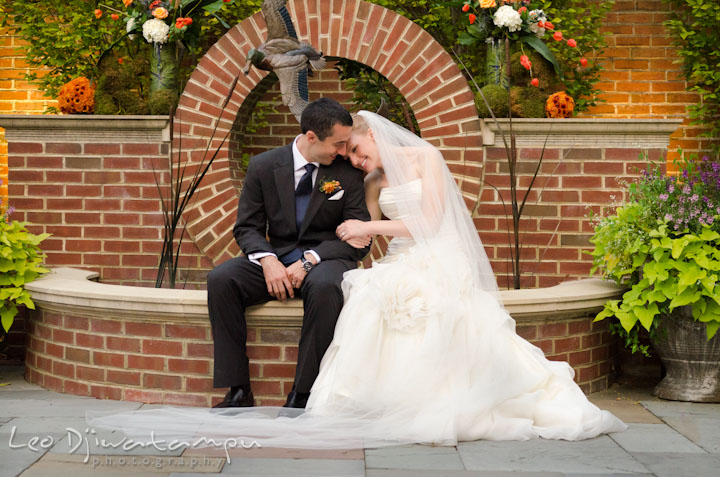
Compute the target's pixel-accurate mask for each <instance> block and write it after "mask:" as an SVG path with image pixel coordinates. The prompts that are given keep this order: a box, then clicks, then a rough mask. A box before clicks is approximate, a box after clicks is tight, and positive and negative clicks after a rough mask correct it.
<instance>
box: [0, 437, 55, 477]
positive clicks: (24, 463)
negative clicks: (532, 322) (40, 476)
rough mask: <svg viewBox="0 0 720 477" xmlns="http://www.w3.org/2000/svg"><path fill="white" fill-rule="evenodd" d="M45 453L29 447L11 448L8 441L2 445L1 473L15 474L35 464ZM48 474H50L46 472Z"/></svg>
mask: <svg viewBox="0 0 720 477" xmlns="http://www.w3.org/2000/svg"><path fill="white" fill-rule="evenodd" d="M44 454H45V451H42V452H33V451H31V450H29V449H9V448H8V446H7V441H4V442H3V445H2V446H0V463H1V464H0V475H3V476H15V475H20V473H21V472H22V471H24V470H25V469H27V468H28V467H30V466H31V465H32V464H34V463H35V462H36V461H37V460H38V459H40V458H41V457H42V456H43V455H44ZM46 475H48V474H46Z"/></svg>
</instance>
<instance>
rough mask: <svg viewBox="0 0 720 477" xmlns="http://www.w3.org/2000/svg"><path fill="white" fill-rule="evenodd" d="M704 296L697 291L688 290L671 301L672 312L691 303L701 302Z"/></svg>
mask: <svg viewBox="0 0 720 477" xmlns="http://www.w3.org/2000/svg"><path fill="white" fill-rule="evenodd" d="M701 296H702V295H701V294H700V292H698V291H697V290H693V289H691V288H688V289H687V290H685V291H684V292H682V293H680V294H679V295H676V296H674V297H672V299H671V300H670V311H672V310H674V309H675V308H677V307H679V306H685V305H689V304H690V303H692V302H694V301H696V300H699V299H700V297H701Z"/></svg>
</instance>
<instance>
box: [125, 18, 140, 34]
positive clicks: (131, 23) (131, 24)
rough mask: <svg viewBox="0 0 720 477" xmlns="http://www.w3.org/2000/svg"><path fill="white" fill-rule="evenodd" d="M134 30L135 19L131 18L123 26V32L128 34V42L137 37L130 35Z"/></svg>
mask: <svg viewBox="0 0 720 477" xmlns="http://www.w3.org/2000/svg"><path fill="white" fill-rule="evenodd" d="M134 29H135V19H134V18H132V17H131V18H130V19H129V20H128V21H127V23H126V24H125V31H127V32H128V38H130V40H134V39H135V37H136V36H137V35H135V34H133V33H130V32H131V31H133V30H134Z"/></svg>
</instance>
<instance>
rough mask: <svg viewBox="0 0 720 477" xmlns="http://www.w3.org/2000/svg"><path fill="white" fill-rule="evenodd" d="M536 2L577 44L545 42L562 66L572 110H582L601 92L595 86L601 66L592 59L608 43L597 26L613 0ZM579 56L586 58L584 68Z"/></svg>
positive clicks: (613, 2) (601, 21) (593, 101)
mask: <svg viewBox="0 0 720 477" xmlns="http://www.w3.org/2000/svg"><path fill="white" fill-rule="evenodd" d="M539 3H540V6H539V7H538V8H541V9H542V10H543V11H545V13H546V14H547V15H548V17H549V18H552V22H553V24H554V25H555V29H556V30H560V31H562V33H563V36H564V37H565V38H572V39H574V40H575V41H576V42H577V44H578V46H577V48H568V47H567V46H566V45H564V44H563V42H555V41H549V42H547V45H548V48H550V50H551V51H552V52H553V53H554V54H555V57H556V58H557V59H558V63H559V64H560V67H561V68H562V71H563V76H564V78H563V84H564V85H565V88H564V89H565V92H566V93H567V94H569V95H570V96H572V98H573V99H574V100H575V111H576V112H580V111H585V110H586V109H588V108H589V107H591V106H595V105H596V104H597V102H598V99H597V96H598V94H600V93H601V92H602V91H600V90H599V89H597V88H595V83H597V82H598V81H599V80H600V70H601V69H602V68H601V66H600V64H599V63H598V62H597V61H593V59H594V58H597V57H598V56H599V54H600V53H601V52H602V50H603V49H604V48H605V47H606V46H607V40H606V36H607V33H602V32H601V31H600V27H601V26H602V24H603V23H604V21H605V17H606V16H607V14H608V12H610V10H612V8H613V5H614V4H615V0H594V1H590V2H588V1H587V0H541V1H540V2H539ZM582 57H585V58H587V59H588V60H589V61H588V66H587V67H585V68H583V67H581V66H580V65H579V63H580V58H582Z"/></svg>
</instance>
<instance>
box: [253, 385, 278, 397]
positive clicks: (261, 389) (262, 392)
mask: <svg viewBox="0 0 720 477" xmlns="http://www.w3.org/2000/svg"><path fill="white" fill-rule="evenodd" d="M251 386H252V390H253V394H254V395H255V396H282V395H283V393H282V386H281V382H280V381H252V383H251Z"/></svg>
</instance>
